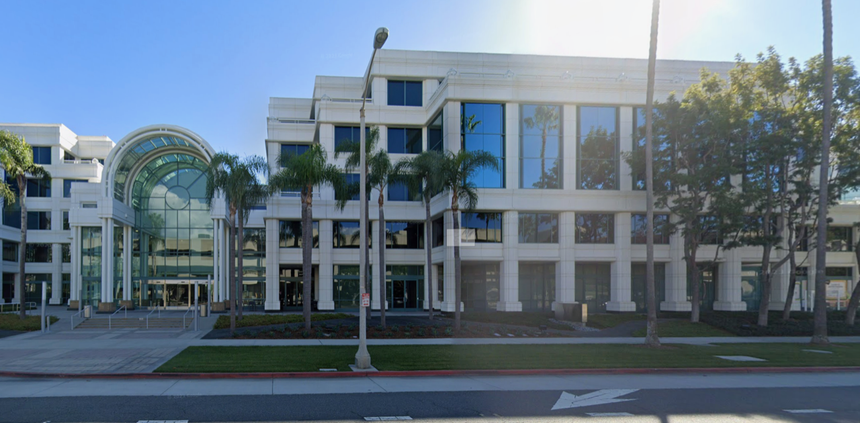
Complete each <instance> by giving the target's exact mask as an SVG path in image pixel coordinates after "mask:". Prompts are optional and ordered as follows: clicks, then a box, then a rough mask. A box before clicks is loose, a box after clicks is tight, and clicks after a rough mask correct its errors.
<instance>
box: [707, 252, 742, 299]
mask: <svg viewBox="0 0 860 423" xmlns="http://www.w3.org/2000/svg"><path fill="white" fill-rule="evenodd" d="M723 256H724V257H725V261H724V262H722V263H719V269H720V270H719V274H718V275H717V277H718V280H717V286H716V291H717V301H714V310H721V311H743V310H746V309H747V304H746V303H745V302H743V301H741V273H742V272H741V269H742V267H743V263H741V258H740V254H738V251H737V250H728V251H725V252H724V253H723Z"/></svg>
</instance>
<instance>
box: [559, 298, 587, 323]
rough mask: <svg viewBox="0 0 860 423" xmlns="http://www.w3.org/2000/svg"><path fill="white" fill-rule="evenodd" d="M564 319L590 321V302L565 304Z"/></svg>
mask: <svg viewBox="0 0 860 423" xmlns="http://www.w3.org/2000/svg"><path fill="white" fill-rule="evenodd" d="M563 306H564V320H567V321H568V322H581V323H588V304H582V303H573V304H564V305H563Z"/></svg>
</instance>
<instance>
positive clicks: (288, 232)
mask: <svg viewBox="0 0 860 423" xmlns="http://www.w3.org/2000/svg"><path fill="white" fill-rule="evenodd" d="M278 228H279V229H278V233H279V242H278V243H279V245H280V247H281V248H302V221H301V220H281V221H280V222H279V227H278ZM319 230H320V229H319V221H316V220H315V221H314V222H313V243H314V245H313V247H312V248H319V246H320V233H319Z"/></svg>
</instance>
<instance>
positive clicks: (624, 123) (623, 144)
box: [618, 107, 633, 238]
mask: <svg viewBox="0 0 860 423" xmlns="http://www.w3.org/2000/svg"><path fill="white" fill-rule="evenodd" d="M619 109H620V110H619V114H620V118H619V120H618V123H619V134H618V135H619V147H620V153H621V154H624V153H628V152H630V151H633V108H632V107H620V108H619ZM630 172H631V171H630V165H628V164H627V161H625V160H624V159H623V158H622V159H619V160H618V178H619V180H618V182H619V184H618V186H619V187H620V189H621V191H630V190H632V189H633V177H632V176H631V175H630ZM628 223H629V222H628ZM628 233H629V232H628ZM628 238H629V237H628Z"/></svg>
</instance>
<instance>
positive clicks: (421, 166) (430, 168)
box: [406, 151, 444, 320]
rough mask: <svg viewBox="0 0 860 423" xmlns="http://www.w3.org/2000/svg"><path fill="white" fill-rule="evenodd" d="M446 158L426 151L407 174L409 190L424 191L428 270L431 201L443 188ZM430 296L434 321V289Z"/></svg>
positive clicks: (428, 281)
mask: <svg viewBox="0 0 860 423" xmlns="http://www.w3.org/2000/svg"><path fill="white" fill-rule="evenodd" d="M443 159H444V156H443V155H442V153H440V152H438V151H424V152H422V153H421V154H419V155H417V156H415V157H413V158H412V159H410V160H409V162H408V165H407V172H408V173H409V174H410V175H411V176H412V177H411V178H408V179H406V181H407V183H408V185H409V189H410V191H412V192H415V191H418V190H419V189H421V188H422V186H423V189H424V191H423V192H422V196H421V197H422V200H423V201H424V212H425V216H424V251H425V253H427V262H426V263H427V269H430V267H431V266H432V265H433V261H432V254H431V253H432V250H433V245H432V242H431V239H432V235H431V233H430V230H431V227H432V224H433V221H432V216H431V215H430V200H431V199H432V197H433V194H434V193H438V192H439V191H440V190H441V189H442V188H441V180H440V178H439V176H440V175H439V169H441V168H442V160H443ZM426 279H427V286H428V287H432V286H433V285H432V283H431V281H430V275H429V274H428V275H426ZM428 292H429V293H430V295H428V296H427V300H428V303H427V304H428V308H429V310H430V311H429V319H430V320H433V297H434V295H435V293H434V292H432V289H428Z"/></svg>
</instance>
